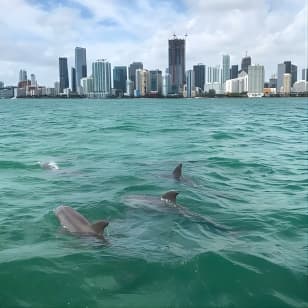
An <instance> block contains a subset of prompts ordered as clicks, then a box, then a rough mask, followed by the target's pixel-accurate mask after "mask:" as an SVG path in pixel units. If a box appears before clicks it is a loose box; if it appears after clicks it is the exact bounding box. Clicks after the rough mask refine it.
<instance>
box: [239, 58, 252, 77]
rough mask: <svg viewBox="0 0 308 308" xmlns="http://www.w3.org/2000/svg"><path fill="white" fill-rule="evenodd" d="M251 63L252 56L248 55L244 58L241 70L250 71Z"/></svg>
mask: <svg viewBox="0 0 308 308" xmlns="http://www.w3.org/2000/svg"><path fill="white" fill-rule="evenodd" d="M249 65H251V57H250V56H247V54H246V56H245V57H243V58H242V64H241V70H242V71H245V72H246V73H248V66H249Z"/></svg>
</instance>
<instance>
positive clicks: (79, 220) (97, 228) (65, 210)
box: [54, 205, 109, 239]
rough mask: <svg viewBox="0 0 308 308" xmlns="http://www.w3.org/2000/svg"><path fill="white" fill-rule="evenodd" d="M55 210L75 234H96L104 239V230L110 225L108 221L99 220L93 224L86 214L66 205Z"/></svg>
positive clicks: (58, 216) (66, 227)
mask: <svg viewBox="0 0 308 308" xmlns="http://www.w3.org/2000/svg"><path fill="white" fill-rule="evenodd" d="M54 212H55V215H56V216H57V218H58V219H59V221H60V224H61V225H62V227H63V228H64V229H65V230H67V231H69V232H71V233H73V234H78V235H88V236H95V237H98V238H101V239H104V236H103V235H102V232H103V231H104V229H105V228H106V227H107V226H108V224H109V222H108V221H106V220H99V221H97V222H96V223H94V224H91V223H90V222H89V221H88V220H87V219H86V218H85V217H84V216H82V215H81V214H79V213H78V212H77V211H75V210H74V209H73V208H71V207H70V206H66V205H60V206H59V207H57V208H56V209H55V210H54Z"/></svg>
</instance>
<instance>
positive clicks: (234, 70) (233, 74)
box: [230, 64, 238, 79]
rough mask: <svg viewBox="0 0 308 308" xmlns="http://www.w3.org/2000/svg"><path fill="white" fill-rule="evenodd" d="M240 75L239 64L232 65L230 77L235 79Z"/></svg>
mask: <svg viewBox="0 0 308 308" xmlns="http://www.w3.org/2000/svg"><path fill="white" fill-rule="evenodd" d="M237 77H238V65H237V64H236V65H232V66H231V69H230V79H235V78H237Z"/></svg>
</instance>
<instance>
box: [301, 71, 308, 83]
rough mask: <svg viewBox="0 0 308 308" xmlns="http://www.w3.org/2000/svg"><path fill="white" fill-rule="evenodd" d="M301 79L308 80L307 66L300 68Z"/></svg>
mask: <svg viewBox="0 0 308 308" xmlns="http://www.w3.org/2000/svg"><path fill="white" fill-rule="evenodd" d="M302 80H305V81H308V68H303V69H302Z"/></svg>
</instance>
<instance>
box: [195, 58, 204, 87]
mask: <svg viewBox="0 0 308 308" xmlns="http://www.w3.org/2000/svg"><path fill="white" fill-rule="evenodd" d="M193 70H194V75H195V86H196V87H198V88H200V89H201V90H202V91H203V90H204V84H205V65H204V64H198V65H194V66H193Z"/></svg>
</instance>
